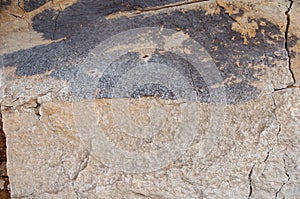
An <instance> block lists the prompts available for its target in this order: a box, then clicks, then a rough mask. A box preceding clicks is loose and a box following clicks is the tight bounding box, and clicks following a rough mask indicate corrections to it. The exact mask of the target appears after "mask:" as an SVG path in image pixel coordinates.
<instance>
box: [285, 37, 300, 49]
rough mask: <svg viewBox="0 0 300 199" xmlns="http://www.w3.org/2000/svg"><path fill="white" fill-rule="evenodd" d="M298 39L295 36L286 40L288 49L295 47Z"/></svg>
mask: <svg viewBox="0 0 300 199" xmlns="http://www.w3.org/2000/svg"><path fill="white" fill-rule="evenodd" d="M299 40H300V39H299V38H298V37H297V36H296V35H292V36H290V37H289V38H288V40H287V44H288V48H292V47H294V46H296V45H297V42H298V41H299Z"/></svg>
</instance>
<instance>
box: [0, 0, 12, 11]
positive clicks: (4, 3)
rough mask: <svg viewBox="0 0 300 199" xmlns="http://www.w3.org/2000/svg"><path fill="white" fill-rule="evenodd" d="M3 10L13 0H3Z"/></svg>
mask: <svg viewBox="0 0 300 199" xmlns="http://www.w3.org/2000/svg"><path fill="white" fill-rule="evenodd" d="M0 3H1V10H6V9H7V6H9V5H10V4H11V0H1V1H0Z"/></svg>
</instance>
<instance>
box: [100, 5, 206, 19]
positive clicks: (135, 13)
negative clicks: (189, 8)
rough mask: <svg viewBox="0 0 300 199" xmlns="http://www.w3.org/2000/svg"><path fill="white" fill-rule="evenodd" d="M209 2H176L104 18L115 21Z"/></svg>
mask: <svg viewBox="0 0 300 199" xmlns="http://www.w3.org/2000/svg"><path fill="white" fill-rule="evenodd" d="M207 1H210V0H193V1H185V2H178V3H172V4H166V5H162V6H155V7H148V8H136V9H135V10H133V11H121V12H116V13H112V14H109V15H107V16H106V17H105V18H106V19H107V20H109V19H116V18H120V17H125V16H126V17H133V16H136V15H138V14H142V13H147V12H154V11H159V10H164V9H169V8H174V7H182V6H185V5H190V4H195V3H201V2H207Z"/></svg>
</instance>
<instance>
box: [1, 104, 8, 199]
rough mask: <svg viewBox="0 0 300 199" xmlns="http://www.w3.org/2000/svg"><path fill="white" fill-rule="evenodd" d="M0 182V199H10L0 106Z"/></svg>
mask: <svg viewBox="0 0 300 199" xmlns="http://www.w3.org/2000/svg"><path fill="white" fill-rule="evenodd" d="M0 166H1V167H0V168H1V170H0V180H1V181H4V189H2V190H0V198H10V192H9V190H8V185H9V177H8V175H7V154H6V137H5V133H4V131H3V120H2V110H1V104H0Z"/></svg>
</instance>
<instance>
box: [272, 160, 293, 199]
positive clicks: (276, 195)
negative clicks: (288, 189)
mask: <svg viewBox="0 0 300 199" xmlns="http://www.w3.org/2000/svg"><path fill="white" fill-rule="evenodd" d="M283 164H284V170H285V175H286V176H287V180H286V181H285V182H284V183H282V185H281V187H280V188H279V189H278V191H276V193H275V199H277V197H278V194H279V193H280V192H281V190H282V188H283V187H284V186H285V185H286V184H287V183H288V182H289V181H290V179H291V177H290V174H289V173H288V170H287V166H286V162H285V159H284V158H283Z"/></svg>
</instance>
